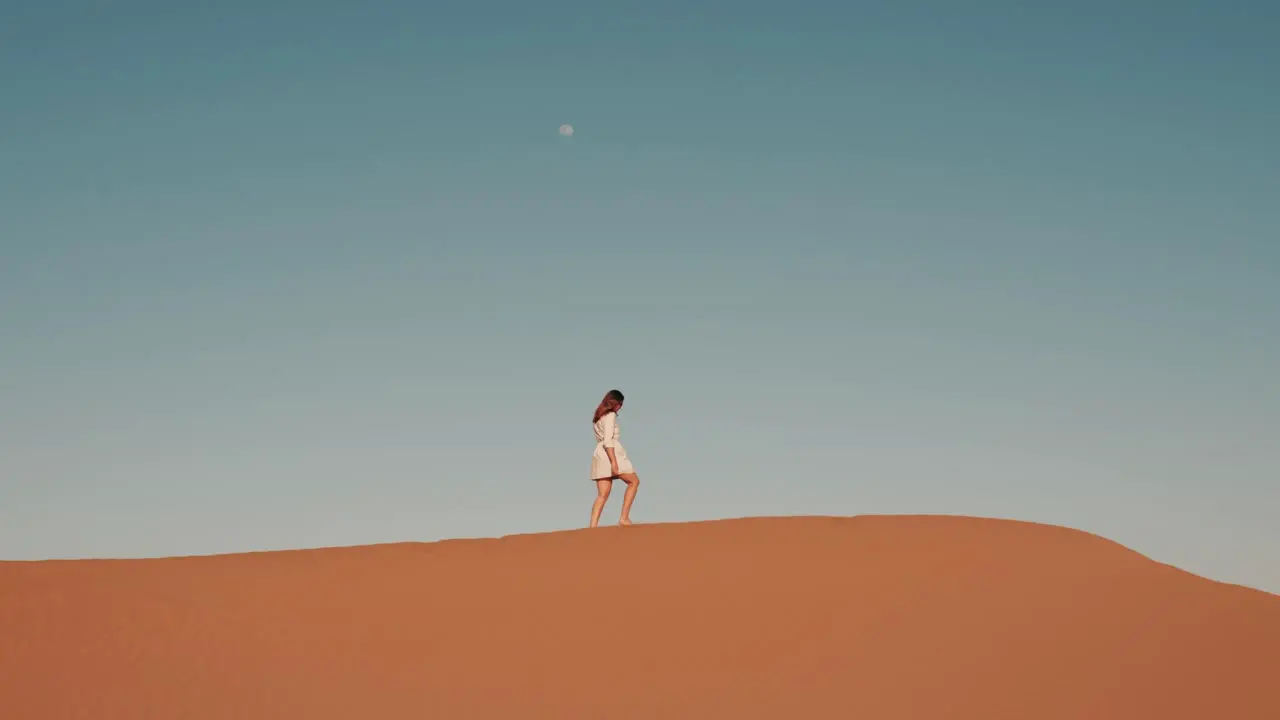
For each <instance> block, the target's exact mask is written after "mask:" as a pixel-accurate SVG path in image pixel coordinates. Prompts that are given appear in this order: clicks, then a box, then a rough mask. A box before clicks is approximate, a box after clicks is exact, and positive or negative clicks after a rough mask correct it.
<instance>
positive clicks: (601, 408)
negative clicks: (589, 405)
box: [591, 390, 622, 424]
mask: <svg viewBox="0 0 1280 720" xmlns="http://www.w3.org/2000/svg"><path fill="white" fill-rule="evenodd" d="M620 407H622V391H620V390H610V391H609V392H607V393H605V394H604V399H603V400H601V401H600V404H599V405H597V406H596V412H595V415H592V416H591V422H592V424H594V423H598V422H600V418H602V417H604V416H605V415H608V414H609V413H611V412H617V411H618V408H620Z"/></svg>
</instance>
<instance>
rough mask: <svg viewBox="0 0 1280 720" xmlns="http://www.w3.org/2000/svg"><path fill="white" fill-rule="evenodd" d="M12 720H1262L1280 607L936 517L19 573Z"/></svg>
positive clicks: (4, 690) (2, 641)
mask: <svg viewBox="0 0 1280 720" xmlns="http://www.w3.org/2000/svg"><path fill="white" fill-rule="evenodd" d="M0 717H3V718H6V719H8V718H12V719H13V720H54V719H57V720H69V719H71V718H86V719H89V718H92V720H143V719H146V718H155V719H157V720H159V719H163V720H177V719H182V720H199V719H204V718H219V719H223V720H250V719H255V718H263V719H267V718H270V719H271V720H285V719H289V718H300V719H306V720H324V719H328V718H343V719H344V720H351V719H355V718H360V719H362V720H366V719H367V720H384V719H392V718H395V719H399V718H406V719H407V718H413V719H414V720H424V719H428V718H440V719H442V720H444V719H450V720H452V719H454V718H456V719H458V720H464V719H470V718H521V719H526V720H538V719H542V718H546V719H551V718H554V719H556V720H563V719H565V718H618V719H627V718H698V719H699V720H707V719H710V718H805V719H806V720H811V719H813V718H842V719H845V718H854V717H860V718H875V719H876V720H895V719H898V718H902V719H906V718H911V719H913V720H918V719H921V718H948V719H950V720H967V719H970V718H972V719H973V720H993V719H994V718H1016V719H1017V720H1048V719H1051V718H1078V719H1080V720H1085V719H1087V720H1104V719H1107V718H1116V719H1117V720H1120V719H1123V720H1138V719H1141V718H1160V719H1161V720H1176V719H1178V718H1186V719H1187V720H1193V719H1194V720H1206V719H1209V718H1212V719H1214V720H1246V719H1251V718H1257V719H1258V720H1264V719H1265V720H1275V719H1276V718H1280V596H1276V595H1271V594H1268V593H1264V592H1261V591H1258V590H1252V589H1249V588H1244V587H1239V586H1233V585H1227V584H1222V583H1218V582H1213V581H1210V580H1207V579H1204V578H1201V577H1198V576H1195V575H1192V574H1190V573H1187V572H1184V571H1181V570H1179V569H1176V568H1174V567H1170V566H1168V565H1163V564H1160V563H1157V562H1155V561H1153V560H1151V559H1148V558H1146V557H1144V556H1142V555H1140V554H1138V553H1136V552H1133V551H1131V550H1129V549H1127V548H1125V547H1122V546H1120V545H1117V544H1115V543H1113V542H1110V541H1108V540H1106V539H1103V538H1099V537H1096V536H1094V535H1090V534H1087V533H1083V532H1079V531H1075V530H1070V529H1065V528H1059V527H1053V526H1046V525H1037V524H1031V523H1022V522H1013V521H1005V520H987V519H977V518H963V517H937V516H860V517H853V518H830V517H806V518H749V519H741V520H726V521H713V522H702V523H681V524H653V525H637V526H634V527H630V528H618V527H608V528H600V529H598V530H575V531H567V532H556V533H547V534H539V535H522V536H510V537H504V538H500V539H482V540H450V541H444V542H436V543H403V544H390V545H374V546H366V547H352V548H328V549H318V550H300V551H285V552H263V553H248V554H237V555H217V556H206V557H180V558H162V559H145V560H77V561H47V562H6V563H0Z"/></svg>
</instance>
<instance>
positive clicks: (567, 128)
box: [560, 125, 573, 137]
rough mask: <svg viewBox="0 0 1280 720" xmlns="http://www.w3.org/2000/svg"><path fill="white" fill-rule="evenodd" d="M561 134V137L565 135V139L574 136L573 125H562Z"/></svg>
mask: <svg viewBox="0 0 1280 720" xmlns="http://www.w3.org/2000/svg"><path fill="white" fill-rule="evenodd" d="M560 134H561V135H563V136H565V137H569V136H570V135H572V134H573V126H572V125H561V126H560Z"/></svg>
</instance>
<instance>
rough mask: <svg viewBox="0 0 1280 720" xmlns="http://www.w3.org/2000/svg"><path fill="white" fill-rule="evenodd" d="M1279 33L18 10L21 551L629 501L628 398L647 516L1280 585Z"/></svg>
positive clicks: (867, 20) (384, 531)
mask: <svg viewBox="0 0 1280 720" xmlns="http://www.w3.org/2000/svg"><path fill="white" fill-rule="evenodd" d="M202 6H203V7H202ZM1278 27H1280V5H1277V4H1276V3H1268V2H1261V1H1259V2H1242V1H1237V2H1208V1H1207V0H1206V1H1204V2H1178V1H1176V0H1168V1H1164V2H1154V1H1151V2H1115V1H1108V2H1100V1H1092V0H1090V1H1083V2H1074V3H1056V4H1052V5H1051V4H1048V3H1026V2H1012V1H997V0H984V1H979V2H971V3H956V2H944V1H942V0H938V1H937V2H927V3H926V2H910V1H904V0H894V1H892V2H891V1H888V0H886V1H883V2H856V1H852V0H850V1H847V2H835V1H834V0H833V1H830V2H800V3H782V2H772V3H762V2H755V1H752V0H736V1H735V2H719V3H706V2H696V1H693V0H681V1H680V2H674V1H672V0H646V1H645V2H643V3H636V2H611V3H605V2H586V1H585V0H582V1H578V0H574V1H572V2H570V1H567V0H548V1H546V2H539V3H531V2H517V1H516V0H505V1H503V2H482V1H480V0H468V1H467V2H461V1H458V2H454V1H451V0H433V1H432V2H403V3H357V2H344V3H339V2H331V1H326V0H318V1H317V0H310V1H308V2H300V1H296V2H283V1H280V0H255V2H243V1H240V0H228V1H227V2H222V3H194V2H182V3H175V2H147V3H142V2H131V1H129V0H122V1H121V2H116V3H89V2H83V1H79V2H77V1H75V0H68V1H55V0H49V1H47V2H14V0H0V103H2V105H0V557H4V558H9V559H30V558H47V557H86V556H93V557H100V556H153V555H174V554H190V553H212V552H226V551H240V550H254V549H275V548H291V547H306V546H318V545H345V544H356V543H370V542H383V541H400V540H435V539H439V538H446V537H460V536H492V535H501V534H509V533H519V532H533V531H547V530H556V529H563V528H570V527H578V526H583V525H585V524H586V522H587V519H588V514H589V511H590V506H591V500H592V497H593V493H594V487H593V486H592V485H591V483H590V482H588V480H587V472H588V466H589V458H590V454H591V451H592V448H593V445H594V440H593V436H592V434H591V428H590V426H589V415H590V413H591V410H592V409H593V408H594V406H595V404H596V402H598V401H599V399H600V397H601V396H602V395H603V393H604V392H605V391H606V390H608V389H609V388H612V387H617V388H620V389H622V390H623V391H624V392H625V393H626V394H627V398H628V402H627V406H626V408H625V409H624V411H623V413H622V416H621V427H622V439H623V441H624V442H625V444H626V446H627V448H628V451H629V453H630V455H631V456H632V458H633V459H634V461H635V462H636V466H637V469H638V470H639V472H640V475H641V477H642V478H643V481H644V485H643V487H642V488H641V491H640V496H639V500H638V501H637V504H636V508H635V517H636V519H637V520H638V521H670V520H693V519H704V518H722V517H734V516H744V515H782V514H838V515H853V514H861V513H962V514H973V515H985V516H995V517H1011V518H1019V519H1026V520H1035V521H1043V522H1050V523H1057V524H1064V525H1070V526H1074V527H1078V528H1081V529H1085V530H1089V531H1092V532H1097V533H1100V534H1103V535H1105V536H1107V537H1110V538H1112V539H1114V540H1117V541H1119V542H1122V543H1124V544H1126V545H1129V546H1130V547H1133V548H1135V549H1137V550H1139V551H1141V552H1143V553H1146V554H1148V555H1150V556H1152V557H1154V558H1156V559H1158V560H1161V561H1165V562H1170V563H1173V564H1175V565H1179V566H1180V567H1183V568H1186V569H1188V570H1192V571H1194V572H1197V573H1200V574H1204V575H1208V576H1210V577H1213V578H1216V579H1220V580H1227V581H1230V582H1238V583H1243V584H1248V585H1253V586H1255V587H1261V588H1264V589H1268V590H1271V591H1273V592H1280V133H1277V128H1280V93H1277V92H1276V87H1277V79H1276V78H1277V69H1280V43H1277V42H1276V32H1277V28H1278ZM564 123H570V124H572V125H573V126H574V127H575V128H576V133H575V134H574V135H573V136H572V137H563V136H561V135H560V134H559V133H558V131H557V129H558V127H559V126H560V125H561V124H564ZM620 500H621V495H620V492H619V493H618V494H617V495H616V496H615V498H614V500H612V501H611V505H610V507H609V508H608V509H606V514H605V519H606V521H607V522H609V523H612V522H614V521H615V520H616V518H617V511H618V507H619V504H620Z"/></svg>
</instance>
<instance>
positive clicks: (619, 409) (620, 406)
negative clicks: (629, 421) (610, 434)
mask: <svg viewBox="0 0 1280 720" xmlns="http://www.w3.org/2000/svg"><path fill="white" fill-rule="evenodd" d="M613 411H614V412H618V413H620V412H622V403H618V407H616V408H614V410H613Z"/></svg>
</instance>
